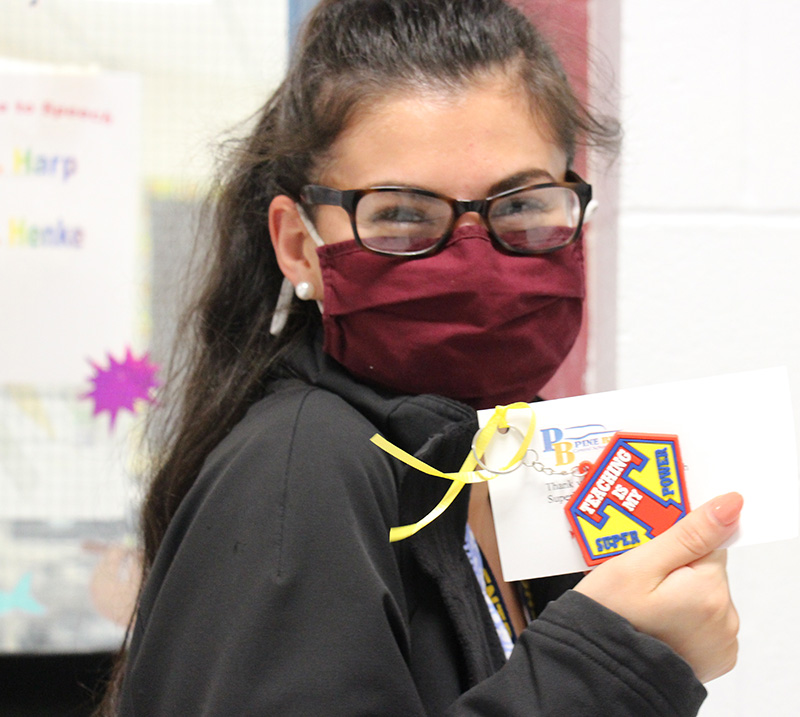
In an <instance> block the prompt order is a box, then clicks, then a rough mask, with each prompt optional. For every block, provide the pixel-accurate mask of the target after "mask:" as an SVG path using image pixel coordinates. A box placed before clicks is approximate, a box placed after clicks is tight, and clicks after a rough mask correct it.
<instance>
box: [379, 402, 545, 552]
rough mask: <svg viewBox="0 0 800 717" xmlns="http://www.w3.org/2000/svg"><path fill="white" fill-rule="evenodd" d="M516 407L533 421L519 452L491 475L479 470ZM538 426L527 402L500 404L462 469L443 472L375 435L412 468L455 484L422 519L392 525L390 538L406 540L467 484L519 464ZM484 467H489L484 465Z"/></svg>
mask: <svg viewBox="0 0 800 717" xmlns="http://www.w3.org/2000/svg"><path fill="white" fill-rule="evenodd" d="M516 408H527V409H529V410H530V411H531V420H530V423H529V424H528V430H527V431H526V433H525V436H524V437H523V439H522V443H521V445H520V447H519V448H518V449H517V452H516V453H515V454H514V456H513V457H512V459H511V460H510V461H509V462H508V465H506V466H504V467H503V468H502V469H501V470H500V471H491V470H490V473H492V475H484V474H483V473H481V472H480V471H476V470H475V467H476V466H477V465H478V462H479V458H480V457H481V456H483V454H484V453H485V451H486V448H487V447H488V445H489V442H490V441H491V440H492V437H493V436H494V434H495V433H496V432H497V431H498V430H499V431H503V432H504V431H505V430H507V429H508V428H509V424H508V420H507V418H506V413H507V412H508V410H509V409H516ZM535 428H536V416H535V414H534V413H533V409H532V408H531V407H530V405H529V404H527V403H512V404H510V405H508V406H497V408H495V409H494V413H493V414H492V417H491V418H490V419H489V421H488V422H487V423H486V425H485V426H484V427H483V428H482V429H480V430H479V431H478V433H477V434H476V436H475V440H474V441H473V446H472V450H471V451H470V453H469V455H468V456H467V458H466V460H465V461H464V463H463V465H462V466H461V469H460V470H459V471H458V472H457V473H443V472H442V471H438V470H436V468H433V467H432V466H429V465H428V464H427V463H424V462H423V461H421V460H419V459H418V458H415V457H414V456H412V455H411V454H410V453H406V451H404V450H403V449H402V448H398V447H397V446H395V445H394V444H393V443H390V442H389V441H387V440H386V439H385V438H384V437H383V436H381V435H379V434H377V433H376V434H375V435H374V436H373V437H372V438H371V439H370V440H371V441H372V442H373V443H374V444H375V445H376V446H378V447H379V448H381V449H383V450H384V451H386V452H387V453H388V454H389V455H391V456H394V457H395V458H397V460H399V461H402V462H403V463H405V464H406V465H408V466H411V467H412V468H416V469H417V470H418V471H421V472H422V473H426V474H428V475H431V476H436V477H438V478H446V479H448V480H450V481H452V485H451V486H450V487H449V488H448V489H447V492H446V493H445V494H444V496H443V497H442V499H441V500H440V501H439V503H438V505H437V506H436V507H435V508H434V509H433V510H432V511H431V512H430V513H428V515H426V516H425V517H424V518H422V519H421V520H418V521H417V522H416V523H411V524H410V525H401V526H398V527H395V528H392V529H391V530H390V531H389V541H390V542H392V543H395V542H397V541H398V540H405V539H406V538H409V537H411V536H412V535H414V534H415V533H417V532H418V531H419V530H421V529H422V528H424V527H425V526H426V525H428V524H429V523H432V522H433V521H434V520H436V518H438V517H439V516H440V515H441V514H442V513H444V511H445V510H447V509H448V508H449V507H450V504H451V503H452V502H453V501H454V500H455V499H456V496H457V495H458V494H459V493H460V492H461V489H462V488H463V487H464V486H465V485H466V484H467V483H478V482H479V481H487V480H492V478H495V477H496V476H497V475H498V474H499V473H503V472H508V471H509V470H511V469H512V467H513V466H515V465H518V464H519V463H520V462H521V461H522V459H523V457H524V456H525V453H526V451H527V450H528V446H529V445H530V442H531V440H532V439H533V434H534V431H535ZM484 470H486V467H485V466H484Z"/></svg>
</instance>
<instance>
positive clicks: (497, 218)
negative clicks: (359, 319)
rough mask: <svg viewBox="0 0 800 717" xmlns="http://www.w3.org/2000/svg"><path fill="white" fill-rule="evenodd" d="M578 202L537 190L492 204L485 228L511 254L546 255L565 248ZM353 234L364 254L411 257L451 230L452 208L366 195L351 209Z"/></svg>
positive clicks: (433, 201)
mask: <svg viewBox="0 0 800 717" xmlns="http://www.w3.org/2000/svg"><path fill="white" fill-rule="evenodd" d="M580 213H581V210H580V199H579V198H578V195H577V194H576V193H575V192H573V191H572V190H571V189H569V188H567V187H540V188H534V189H527V190H523V191H520V192H515V193H513V194H510V195H506V196H502V197H498V198H497V199H494V200H492V202H491V203H490V205H489V209H488V212H487V219H488V223H489V226H490V228H491V229H492V231H493V232H494V233H495V235H496V236H497V237H498V238H499V240H500V242H501V243H503V244H505V245H506V247H507V248H508V249H510V250H512V251H518V252H522V253H536V252H547V251H552V250H553V249H557V248H559V247H562V246H565V245H566V244H568V243H569V242H570V241H571V240H572V238H573V235H574V233H575V228H576V227H577V226H578V222H579V221H580ZM355 220H356V229H357V231H358V236H359V239H361V242H362V243H363V244H364V245H365V246H366V247H368V248H370V249H374V250H376V251H380V252H385V253H391V254H417V253H420V252H424V251H425V250H427V249H430V248H431V247H433V246H435V245H436V243H437V242H438V241H439V240H440V239H441V237H442V236H444V234H446V233H447V231H448V230H449V229H450V227H451V226H452V221H453V208H452V207H451V206H450V204H449V203H448V202H447V201H445V200H443V199H439V198H437V197H430V196H427V195H424V194H418V193H415V192H411V191H407V190H387V191H377V192H369V193H367V194H365V195H363V196H362V197H361V199H360V201H359V202H358V204H357V206H356V212H355Z"/></svg>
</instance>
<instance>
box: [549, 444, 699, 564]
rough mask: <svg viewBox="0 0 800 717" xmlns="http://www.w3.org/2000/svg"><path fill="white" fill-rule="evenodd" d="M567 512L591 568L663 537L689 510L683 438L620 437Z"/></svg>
mask: <svg viewBox="0 0 800 717" xmlns="http://www.w3.org/2000/svg"><path fill="white" fill-rule="evenodd" d="M565 510H566V513H567V518H568V520H569V522H570V528H571V530H572V533H573V535H574V536H575V538H576V539H577V541H578V545H579V546H580V549H581V552H582V553H583V557H584V559H585V560H586V564H587V565H590V566H593V565H598V564H599V563H602V562H603V561H605V560H608V559H609V558H612V557H614V556H615V555H619V554H621V553H624V552H625V551H626V550H630V549H631V548H633V547H636V546H637V545H641V544H642V543H645V542H647V541H649V540H652V539H653V538H654V537H656V536H657V535H660V534H661V533H663V532H664V531H665V530H667V528H669V527H670V526H672V525H674V524H675V523H677V522H678V521H679V520H680V519H681V518H683V517H684V516H685V515H686V514H687V513H688V512H689V499H688V496H687V494H686V484H685V482H684V475H683V461H682V460H681V453H680V448H679V446H678V437H677V436H664V435H652V434H644V433H616V434H615V435H614V437H613V438H612V440H611V442H610V443H609V444H608V445H607V446H606V448H605V450H604V451H603V453H602V454H601V455H600V458H598V460H597V461H596V462H595V464H594V465H593V466H592V467H591V468H590V469H589V471H588V472H587V474H586V477H585V478H584V479H583V481H582V482H581V484H580V486H578V489H577V490H576V491H575V493H574V494H573V495H572V498H571V499H570V500H569V502H568V503H567V504H566V506H565Z"/></svg>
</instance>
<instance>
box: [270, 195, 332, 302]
mask: <svg viewBox="0 0 800 717" xmlns="http://www.w3.org/2000/svg"><path fill="white" fill-rule="evenodd" d="M269 235H270V237H271V239H272V246H273V247H274V249H275V257H276V258H277V260H278V266H279V267H280V268H281V271H282V272H283V275H284V276H285V277H286V278H287V279H288V280H289V281H291V282H292V284H293V285H294V286H297V285H298V284H299V283H300V282H303V281H306V282H308V283H309V284H311V286H313V287H314V295H313V296H311V297H309V298H321V297H322V274H321V272H320V268H319V260H318V259H317V252H316V245H315V244H314V240H313V239H312V238H311V236H310V235H309V233H308V230H307V229H306V227H305V225H304V224H303V220H302V219H300V214H299V213H298V211H297V206H296V205H295V203H294V200H293V199H291V198H290V197H287V196H286V195H283V194H280V195H278V196H277V197H275V198H274V199H273V200H272V203H271V204H270V205H269Z"/></svg>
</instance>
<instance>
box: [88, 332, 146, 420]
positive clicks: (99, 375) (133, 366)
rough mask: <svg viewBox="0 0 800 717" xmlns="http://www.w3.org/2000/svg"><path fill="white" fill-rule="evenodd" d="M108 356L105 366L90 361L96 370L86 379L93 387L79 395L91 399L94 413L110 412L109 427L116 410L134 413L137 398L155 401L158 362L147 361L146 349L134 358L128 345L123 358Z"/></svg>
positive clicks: (115, 415)
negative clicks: (156, 363)
mask: <svg viewBox="0 0 800 717" xmlns="http://www.w3.org/2000/svg"><path fill="white" fill-rule="evenodd" d="M107 356H108V361H109V364H108V368H104V367H102V366H100V365H99V364H96V363H95V362H94V361H91V360H90V361H89V363H90V364H91V365H92V368H93V369H94V371H95V373H94V375H93V376H92V377H91V378H90V379H89V380H90V381H91V382H92V384H93V385H94V388H93V389H92V390H91V391H89V392H88V393H84V394H83V395H82V396H81V398H92V399H94V411H93V414H94V415H95V416H98V415H100V413H102V412H103V411H108V413H109V415H110V416H111V426H110V427H111V428H112V429H113V428H114V423H115V422H116V420H117V414H118V413H119V412H120V411H121V410H122V409H125V410H127V411H130V412H131V413H135V412H136V401H145V402H147V403H154V401H155V399H154V397H153V391H154V389H156V388H157V387H158V386H159V385H160V384H159V382H158V381H157V380H156V372H157V371H158V366H156V365H155V364H152V363H150V356H149V355H148V354H147V353H145V354H144V355H143V356H142V357H141V358H136V357H135V356H134V355H133V353H132V352H131V349H130V347H128V348H127V349H125V358H124V359H123V360H122V361H117V360H116V359H115V358H114V357H113V356H112V355H111V354H110V353H109V354H107Z"/></svg>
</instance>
